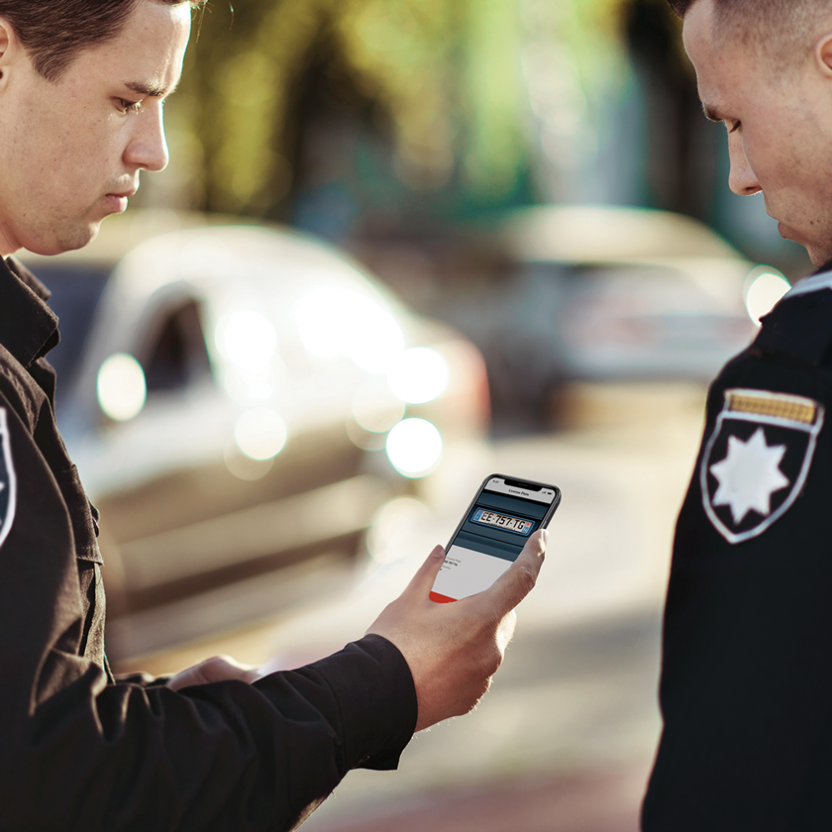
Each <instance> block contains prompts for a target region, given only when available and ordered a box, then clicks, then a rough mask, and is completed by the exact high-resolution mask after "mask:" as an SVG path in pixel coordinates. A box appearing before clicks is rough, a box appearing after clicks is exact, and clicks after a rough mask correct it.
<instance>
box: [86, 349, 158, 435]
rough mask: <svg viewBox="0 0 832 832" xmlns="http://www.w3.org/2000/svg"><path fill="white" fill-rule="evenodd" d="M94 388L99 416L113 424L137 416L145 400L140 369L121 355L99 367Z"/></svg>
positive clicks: (136, 363) (144, 383) (124, 354)
mask: <svg viewBox="0 0 832 832" xmlns="http://www.w3.org/2000/svg"><path fill="white" fill-rule="evenodd" d="M96 388H97V393H98V404H99V406H100V408H101V410H102V412H103V413H104V414H105V415H106V416H108V417H109V418H110V419H113V420H114V421H116V422H126V421H129V420H130V419H133V418H134V417H136V416H138V414H139V413H140V412H141V410H142V408H143V407H144V404H145V401H146V400H147V384H146V382H145V377H144V370H142V365H141V364H139V362H138V361H136V359H135V358H134V357H133V356H132V355H128V354H127V353H125V352H117V353H115V354H113V355H111V356H110V357H109V358H108V359H106V361H104V362H103V363H102V364H101V367H100V368H99V370H98V379H97V384H96Z"/></svg>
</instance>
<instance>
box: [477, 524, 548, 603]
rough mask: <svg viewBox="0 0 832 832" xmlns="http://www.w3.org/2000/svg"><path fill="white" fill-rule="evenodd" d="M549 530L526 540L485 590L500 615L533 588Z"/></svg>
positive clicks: (541, 531)
mask: <svg viewBox="0 0 832 832" xmlns="http://www.w3.org/2000/svg"><path fill="white" fill-rule="evenodd" d="M548 540H549V532H548V531H547V530H546V529H541V530H540V531H538V532H535V533H534V534H533V535H532V536H531V537H530V538H529V539H528V541H526V545H525V546H524V547H523V551H522V552H520V554H519V555H518V557H517V560H516V561H514V563H512V564H511V566H510V567H509V568H508V569H507V570H506V571H505V572H503V574H502V575H500V577H499V578H497V580H496V581H495V582H494V584H493V586H492V587H491V589H488V590H486V592H487V593H488V594H490V595H491V600H492V602H493V603H494V606H495V608H496V610H497V612H498V614H499V615H500V616H503V615H505V614H506V613H507V612H509V611H510V610H513V609H514V608H515V607H516V606H517V605H518V604H519V603H520V602H521V601H522V600H523V599H524V598H525V597H526V596H527V595H528V594H529V593H530V592H531V591H532V589H533V588H534V585H535V583H537V576H538V575H539V574H540V567H541V566H542V565H543V560H544V558H545V556H546V544H547V542H548Z"/></svg>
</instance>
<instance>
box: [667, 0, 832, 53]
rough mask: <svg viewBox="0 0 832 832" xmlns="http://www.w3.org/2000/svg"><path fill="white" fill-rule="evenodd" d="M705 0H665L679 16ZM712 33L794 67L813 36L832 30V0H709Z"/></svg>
mask: <svg viewBox="0 0 832 832" xmlns="http://www.w3.org/2000/svg"><path fill="white" fill-rule="evenodd" d="M705 1H706V0H668V3H669V4H670V7H671V8H672V9H673V11H674V12H675V13H676V15H677V16H678V17H680V18H684V17H685V15H686V14H687V13H688V11H689V10H690V9H691V8H692V7H693V6H694V5H697V4H698V3H700V2H705ZM712 2H713V8H714V17H713V25H714V35H715V36H716V40H717V42H719V43H722V44H725V43H727V42H728V41H732V40H733V41H734V42H736V43H739V44H742V45H744V46H746V47H749V48H751V49H753V50H754V51H755V52H756V53H757V54H759V55H760V56H762V57H765V58H766V59H768V60H769V61H773V62H774V63H775V64H776V65H777V68H778V69H780V68H782V67H783V66H784V65H791V66H794V65H796V64H798V63H800V62H801V61H802V60H803V59H805V58H806V57H807V56H808V55H809V54H810V53H811V51H812V49H813V47H814V45H815V40H816V38H817V37H818V36H819V35H821V34H824V33H825V31H824V30H826V29H828V30H829V31H832V0H712Z"/></svg>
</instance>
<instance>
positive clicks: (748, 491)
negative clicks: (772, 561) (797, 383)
mask: <svg viewBox="0 0 832 832" xmlns="http://www.w3.org/2000/svg"><path fill="white" fill-rule="evenodd" d="M823 416H824V410H823V407H822V406H821V405H820V404H818V403H817V402H815V401H813V400H812V399H806V398H803V397H801V396H791V395H787V394H785V393H771V392H769V391H766V390H740V389H734V390H727V391H725V405H724V406H723V409H722V411H721V412H720V414H719V416H718V417H717V421H716V425H715V427H714V431H713V434H712V435H711V437H710V439H709V441H708V444H707V446H706V448H705V453H704V454H703V457H702V466H701V469H700V484H701V487H702V500H703V504H704V508H705V513H706V514H707V516H708V518H709V519H710V521H711V523H713V525H714V527H715V528H716V529H717V531H719V533H720V534H721V535H722V536H723V537H724V538H725V539H726V540H727V541H728V542H729V543H741V542H742V541H744V540H748V539H750V538H752V537H756V536H757V535H759V534H762V533H763V532H764V531H765V530H766V529H767V528H769V526H771V525H772V524H773V523H775V522H776V521H777V520H778V519H779V518H780V517H782V516H783V514H785V513H786V511H788V509H789V508H790V507H791V505H792V503H793V502H794V500H795V499H796V498H797V495H798V494H799V493H800V491H801V489H802V488H803V484H804V482H805V481H806V476H807V475H808V473H809V468H810V467H811V464H812V457H813V455H814V451H815V445H816V442H817V436H818V433H819V432H820V429H821V427H822V426H823Z"/></svg>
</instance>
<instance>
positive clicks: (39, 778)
mask: <svg viewBox="0 0 832 832" xmlns="http://www.w3.org/2000/svg"><path fill="white" fill-rule="evenodd" d="M48 296H49V294H48V292H47V290H46V289H45V288H44V287H43V286H42V285H41V284H40V283H39V282H38V281H37V280H36V279H35V278H34V277H33V276H32V275H31V274H30V273H29V272H27V271H26V270H25V269H24V268H23V267H22V266H20V265H19V264H17V263H16V262H15V261H13V260H8V261H5V262H4V261H2V260H0V680H2V681H0V832H6V830H19V829H26V830H32V832H34V831H35V830H44V831H45V830H49V832H54V830H56V829H61V830H62V832H70V830H75V829H78V830H81V829H83V830H90V829H96V830H133V829H136V830H138V829H142V830H147V829H153V830H158V832H162V830H189V832H196V831H197V830H229V829H234V830H235V832H243V830H266V829H268V830H275V829H291V828H293V826H294V825H295V824H296V823H297V822H299V820H300V819H302V818H303V817H304V816H305V815H306V814H307V813H308V812H309V811H310V810H311V809H312V808H314V806H315V805H317V804H318V803H319V802H320V801H321V800H322V799H323V798H324V797H326V795H327V794H329V792H331V791H332V789H333V788H334V787H335V786H336V785H337V783H338V782H339V781H340V780H341V779H342V778H343V777H344V775H345V774H346V773H347V771H349V770H350V769H351V768H355V767H358V766H363V767H367V768H395V767H396V765H397V763H398V759H399V755H400V754H401V751H402V750H403V748H404V746H405V745H406V744H407V742H408V741H409V739H410V737H411V735H412V733H413V730H414V728H415V724H416V714H417V709H416V694H415V689H414V686H413V680H412V677H411V674H410V671H409V669H408V666H407V663H406V661H405V660H404V657H403V656H402V655H401V653H400V652H399V651H398V650H397V649H396V648H395V647H394V646H393V645H392V644H391V643H390V642H388V641H387V640H385V639H383V638H381V637H379V636H368V637H366V638H364V639H362V640H361V641H359V642H356V643H354V644H350V645H347V647H345V648H344V650H343V651H341V652H340V653H337V654H335V655H334V656H331V657H329V658H327V659H324V660H322V661H320V662H317V663H315V664H313V665H310V666H308V667H306V668H302V669H300V670H297V671H291V672H285V673H275V674H271V675H269V676H266V677H264V678H263V679H261V680H259V681H258V682H256V683H255V684H254V685H248V684H245V683H243V682H239V681H228V682H220V683H214V684H210V685H197V686H194V687H191V688H186V689H184V690H181V691H173V690H171V689H170V688H167V687H166V686H165V685H164V684H160V683H153V682H150V683H145V682H139V681H137V680H136V678H135V677H131V679H130V680H116V679H114V678H113V676H112V674H111V673H110V671H109V668H108V666H107V662H106V657H105V653H104V609H105V603H104V587H103V582H102V575H103V574H104V575H105V574H106V567H105V566H104V561H103V560H102V556H101V553H100V551H99V548H98V544H97V539H96V538H97V531H98V521H99V518H98V514H97V512H96V510H95V509H94V508H93V507H92V506H91V505H90V503H89V501H88V499H87V497H86V495H85V494H84V490H83V487H82V485H81V482H80V480H79V477H78V473H77V471H76V469H75V467H74V466H73V464H72V462H71V461H70V459H69V457H68V455H67V451H66V448H65V447H64V443H63V441H62V439H61V436H60V433H59V432H58V429H57V426H56V424H55V418H54V411H53V401H54V392H55V373H54V371H53V370H52V368H51V367H50V365H49V363H48V362H47V360H46V354H47V353H48V352H49V350H50V349H52V348H53V347H54V346H55V345H56V344H57V343H58V340H59V335H58V322H57V319H56V318H55V316H54V314H53V313H52V312H51V310H50V309H49V307H48V306H47V305H46V300H47V299H48Z"/></svg>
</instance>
